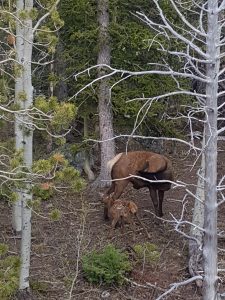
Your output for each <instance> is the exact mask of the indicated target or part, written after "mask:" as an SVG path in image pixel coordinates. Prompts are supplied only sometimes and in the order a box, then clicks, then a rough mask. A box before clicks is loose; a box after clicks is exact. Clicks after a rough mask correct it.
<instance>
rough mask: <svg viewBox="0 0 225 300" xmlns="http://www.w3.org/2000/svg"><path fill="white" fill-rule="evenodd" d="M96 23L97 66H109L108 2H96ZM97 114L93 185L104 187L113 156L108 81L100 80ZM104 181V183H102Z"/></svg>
mask: <svg viewBox="0 0 225 300" xmlns="http://www.w3.org/2000/svg"><path fill="white" fill-rule="evenodd" d="M98 23H99V53H98V64H107V65H109V64H110V45H109V32H108V27H109V8H108V0H98ZM104 74H105V71H104V70H103V69H102V68H99V71H98V77H101V76H103V75H104ZM98 99H99V105H98V113H99V130H100V139H101V140H102V141H103V142H102V143H101V169H100V175H99V177H98V179H97V182H96V183H95V184H96V185H98V186H101V187H104V186H106V185H109V182H107V181H105V180H110V174H109V172H108V170H107V167H106V165H107V161H109V160H110V159H111V158H112V157H113V156H114V155H115V142H114V140H113V123H112V119H113V116H112V104H111V93H110V87H109V83H108V80H106V79H102V80H101V81H100V84H99V90H98ZM102 180H104V181H102Z"/></svg>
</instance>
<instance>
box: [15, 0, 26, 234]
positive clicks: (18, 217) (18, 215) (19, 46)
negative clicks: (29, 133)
mask: <svg viewBox="0 0 225 300" xmlns="http://www.w3.org/2000/svg"><path fill="white" fill-rule="evenodd" d="M16 7H17V17H18V18H19V12H20V11H21V10H23V9H24V1H20V0H18V1H17V2H16ZM23 36H24V27H23V26H22V25H21V24H20V22H17V24H16V59H17V61H18V62H19V63H21V64H22V62H23V48H24V39H23ZM22 92H23V70H22V67H21V69H20V70H19V71H18V74H16V80H15V103H16V104H17V106H18V107H19V108H23V101H21V100H20V99H19V96H20V94H21V93H22ZM21 124H22V118H21V116H20V115H19V114H15V147H16V150H17V151H19V150H21V149H23V131H22V128H21ZM16 192H17V198H18V199H17V201H16V203H15V204H14V205H13V210H12V226H13V229H14V230H15V231H16V232H17V233H20V232H21V230H22V212H21V205H22V204H21V201H22V191H20V190H17V191H16Z"/></svg>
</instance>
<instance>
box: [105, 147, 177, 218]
mask: <svg viewBox="0 0 225 300" xmlns="http://www.w3.org/2000/svg"><path fill="white" fill-rule="evenodd" d="M107 167H108V169H109V170H110V171H111V177H112V180H114V181H113V182H112V185H111V187H110V188H109V190H108V191H107V193H106V195H110V194H112V193H113V195H112V197H113V199H114V200H116V199H118V198H119V197H120V195H121V194H122V193H123V191H124V189H125V188H126V186H127V185H128V183H129V182H131V183H132V184H133V187H134V188H135V189H140V188H143V187H148V188H149V192H150V196H151V198H152V201H153V205H154V208H155V213H156V215H157V216H158V217H162V216H163V212H162V203H163V198H164V192H165V191H168V190H169V189H170V188H171V181H173V169H172V163H171V161H170V160H169V159H168V158H167V157H165V156H163V155H160V154H157V153H154V152H148V151H134V152H127V153H119V154H117V155H116V156H115V157H114V158H113V159H111V160H110V161H109V162H108V164H107ZM132 175H136V176H141V177H142V178H145V179H149V180H153V181H155V182H149V181H146V180H142V179H139V178H135V177H132ZM157 180H165V182H157ZM166 180H167V182H166ZM107 216H108V209H107V207H106V206H105V209H104V217H105V218H107Z"/></svg>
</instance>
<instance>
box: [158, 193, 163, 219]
mask: <svg viewBox="0 0 225 300" xmlns="http://www.w3.org/2000/svg"><path fill="white" fill-rule="evenodd" d="M158 196H159V217H162V216H163V211H162V204H163V199H164V191H160V190H159V191H158Z"/></svg>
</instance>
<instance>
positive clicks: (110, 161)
mask: <svg viewBox="0 0 225 300" xmlns="http://www.w3.org/2000/svg"><path fill="white" fill-rule="evenodd" d="M122 154H123V153H119V154H117V155H116V156H115V157H113V158H112V159H111V160H109V161H108V162H107V169H108V170H109V171H110V172H111V170H112V167H113V166H114V165H115V163H116V162H117V161H118V160H119V159H120V157H121V156H122Z"/></svg>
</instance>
